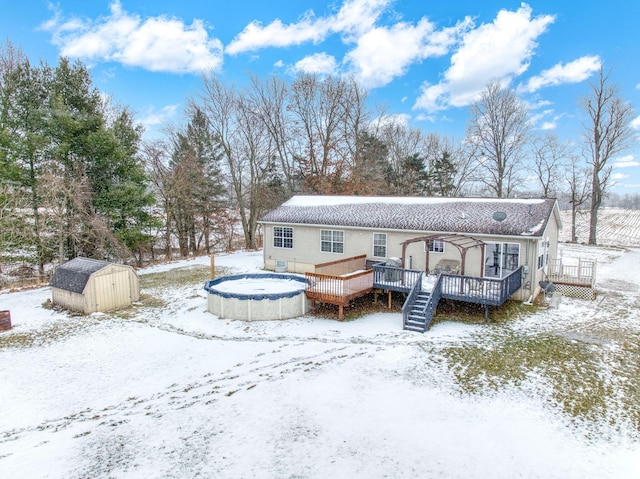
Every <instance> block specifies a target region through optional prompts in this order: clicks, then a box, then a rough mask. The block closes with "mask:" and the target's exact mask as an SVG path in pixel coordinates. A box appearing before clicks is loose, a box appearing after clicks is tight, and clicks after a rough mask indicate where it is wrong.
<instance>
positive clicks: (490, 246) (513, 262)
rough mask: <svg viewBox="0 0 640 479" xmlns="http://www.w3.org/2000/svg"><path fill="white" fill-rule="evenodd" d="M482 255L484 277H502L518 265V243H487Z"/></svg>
mask: <svg viewBox="0 0 640 479" xmlns="http://www.w3.org/2000/svg"><path fill="white" fill-rule="evenodd" d="M484 257H485V260H484V275H485V277H488V278H504V277H505V276H508V275H509V274H511V273H513V272H514V271H515V270H516V269H518V267H519V266H520V245H519V244H518V243H487V244H486V246H485V251H484Z"/></svg>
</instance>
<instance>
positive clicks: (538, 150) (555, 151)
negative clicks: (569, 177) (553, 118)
mask: <svg viewBox="0 0 640 479" xmlns="http://www.w3.org/2000/svg"><path fill="white" fill-rule="evenodd" d="M532 149H533V165H532V167H531V169H532V171H533V174H534V175H535V177H536V179H537V180H538V184H539V186H540V188H541V190H542V196H543V197H544V198H551V197H555V196H557V194H558V192H559V188H560V181H561V178H562V172H563V171H564V170H565V169H566V167H567V166H568V165H567V159H568V157H569V146H568V145H567V144H566V143H561V142H560V141H559V140H558V137H557V136H556V135H555V134H553V133H550V132H547V133H546V134H545V135H543V136H538V137H536V138H534V140H533V142H532Z"/></svg>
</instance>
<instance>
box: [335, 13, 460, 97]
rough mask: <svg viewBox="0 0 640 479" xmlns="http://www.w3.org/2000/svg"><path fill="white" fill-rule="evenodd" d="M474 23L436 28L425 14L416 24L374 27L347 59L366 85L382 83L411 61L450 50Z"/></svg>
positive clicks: (391, 78) (401, 23) (388, 80)
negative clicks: (441, 28)
mask: <svg viewBox="0 0 640 479" xmlns="http://www.w3.org/2000/svg"><path fill="white" fill-rule="evenodd" d="M471 23H472V22H471V20H470V19H468V18H467V19H465V20H464V21H462V22H460V23H458V24H457V25H456V26H455V27H452V28H446V29H443V30H440V31H436V30H435V26H434V24H433V23H431V22H430V21H429V20H427V19H426V18H422V19H421V20H420V21H419V22H418V23H417V24H415V25H413V24H410V23H405V22H399V23H396V24H394V25H392V26H390V27H376V28H372V29H371V30H369V31H368V32H366V33H364V34H363V35H361V36H360V37H359V38H358V40H357V45H356V47H355V48H354V49H353V50H351V51H350V52H349V53H348V54H347V55H346V58H345V61H346V62H347V63H348V64H350V65H351V69H352V70H353V73H355V74H356V75H357V76H358V78H359V79H360V81H361V82H362V83H363V84H364V85H365V86H367V87H377V86H383V85H386V84H388V83H390V82H391V81H392V80H393V79H394V78H396V77H398V76H401V75H403V74H404V73H406V70H407V68H408V67H409V66H410V65H411V64H413V63H415V62H419V61H422V60H424V59H426V58H429V57H434V56H441V55H444V54H446V53H448V51H449V49H450V48H451V46H452V45H453V44H454V43H455V42H457V41H458V39H459V37H460V35H461V34H462V32H464V31H465V30H466V29H467V28H468V27H469V26H470V25H471Z"/></svg>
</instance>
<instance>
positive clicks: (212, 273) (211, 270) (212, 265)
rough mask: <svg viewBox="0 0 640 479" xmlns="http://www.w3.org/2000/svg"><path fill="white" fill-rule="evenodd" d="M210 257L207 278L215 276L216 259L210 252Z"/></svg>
mask: <svg viewBox="0 0 640 479" xmlns="http://www.w3.org/2000/svg"><path fill="white" fill-rule="evenodd" d="M210 258H211V266H210V272H209V276H210V278H209V279H215V277H216V260H215V255H214V254H211V256H210Z"/></svg>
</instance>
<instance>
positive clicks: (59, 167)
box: [0, 43, 634, 273]
mask: <svg viewBox="0 0 640 479" xmlns="http://www.w3.org/2000/svg"><path fill="white" fill-rule="evenodd" d="M367 96H368V91H367V90H366V89H364V88H363V87H362V86H361V85H360V84H358V82H357V81H356V80H355V79H353V78H349V77H320V76H318V75H312V74H299V75H298V76H296V77H295V78H293V79H292V80H286V79H284V78H280V77H276V76H270V77H267V78H260V77H258V76H251V77H250V78H249V81H248V82H247V85H246V86H244V87H242V88H239V87H237V86H236V85H234V84H228V83H224V82H222V81H221V80H220V79H219V78H217V77H216V76H215V75H214V74H206V75H204V76H203V78H202V86H201V88H200V90H199V91H198V92H197V93H196V94H194V95H193V96H192V97H191V98H190V99H189V100H188V106H187V108H186V109H185V113H184V118H183V119H182V121H181V122H180V123H178V124H173V125H166V128H165V129H164V134H163V136H162V138H161V139H156V140H153V141H143V130H142V128H141V127H140V126H139V125H137V124H136V122H135V119H134V115H133V113H132V112H131V111H130V110H129V108H127V107H126V106H121V105H118V104H117V103H116V102H114V101H113V100H112V99H110V98H107V97H105V96H104V95H102V94H101V93H100V92H99V91H98V89H97V88H96V87H95V86H94V85H93V82H92V79H91V75H90V72H89V70H88V69H87V67H86V66H84V65H83V64H82V63H81V62H78V61H76V62H71V61H70V60H69V59H66V58H61V59H60V60H59V62H58V65H57V66H49V65H47V64H46V63H43V62H40V63H39V64H38V65H33V64H32V63H31V62H30V61H29V60H28V59H27V58H26V57H25V56H24V55H23V54H22V52H21V51H20V50H19V49H16V48H14V47H13V46H12V45H11V44H10V43H7V45H6V46H5V47H4V48H3V49H0V167H1V173H0V255H1V256H2V257H1V258H0V264H1V263H2V262H5V263H6V262H16V261H22V262H23V263H26V264H30V265H34V266H37V268H38V270H39V271H40V272H41V273H43V272H44V270H45V267H46V266H47V265H48V264H59V263H61V262H64V261H65V260H67V259H69V258H73V257H75V256H79V255H83V256H89V257H99V258H107V259H118V260H123V261H130V260H132V259H133V260H135V261H136V262H137V263H138V264H142V262H143V260H144V259H145V258H148V257H151V258H153V257H154V255H155V254H157V252H158V251H162V252H163V254H165V255H168V256H173V255H175V254H179V255H181V256H188V255H190V254H194V253H197V252H207V253H209V252H212V251H215V250H219V249H228V248H233V247H234V246H235V244H234V238H236V237H237V236H238V235H240V236H241V237H242V246H243V247H246V248H249V249H254V248H257V247H259V246H260V231H259V227H258V220H259V218H260V217H261V216H262V215H263V214H264V213H265V212H267V211H268V210H269V209H271V208H273V207H275V206H277V205H279V204H281V203H282V202H283V201H285V200H287V199H288V198H290V197H291V196H293V195H295V194H346V195H395V196H471V195H473V196H493V197H499V198H502V197H512V196H544V197H561V198H563V200H564V201H565V202H566V203H567V204H568V205H570V207H571V208H572V209H573V210H574V216H575V212H576V211H577V210H578V209H580V208H584V207H585V206H589V209H590V212H591V217H592V234H591V235H590V238H589V242H590V243H593V244H595V243H596V228H597V212H598V210H599V208H600V207H601V206H602V203H603V201H604V199H605V198H606V196H607V193H608V192H609V191H610V188H611V186H612V178H611V159H612V158H614V157H615V156H616V155H618V154H619V153H620V152H622V151H624V150H625V149H626V148H628V147H629V146H630V145H631V144H632V142H633V140H634V137H633V130H632V129H631V127H630V122H631V119H632V115H633V109H632V107H631V106H630V104H628V103H627V102H625V101H624V100H623V99H622V98H621V97H620V95H619V94H618V91H617V89H616V87H615V86H612V85H611V82H610V79H609V76H608V74H607V73H606V72H605V71H604V70H601V71H600V75H599V79H598V80H597V81H596V82H594V83H592V84H591V91H590V92H589V93H588V94H587V95H585V97H584V98H583V99H582V105H583V109H584V112H585V118H586V120H585V124H584V128H583V129H584V136H583V138H581V139H580V141H575V142H561V141H560V140H559V139H558V138H557V137H556V136H555V135H553V134H551V133H544V134H540V133H539V132H536V131H534V130H533V129H532V126H531V120H530V115H529V109H528V107H527V105H526V104H524V103H523V102H522V101H521V100H520V99H519V98H518V96H517V94H516V92H515V91H514V90H512V89H509V88H504V87H503V86H501V85H500V84H499V83H498V82H491V83H489V84H488V85H487V86H486V87H485V89H484V90H483V91H482V93H481V95H480V96H479V97H478V98H477V99H476V100H475V101H474V102H473V103H472V105H471V107H470V115H469V119H468V122H467V129H466V135H465V138H462V139H456V138H452V137H446V136H444V135H441V134H438V133H436V132H428V133H425V132H423V131H422V130H420V129H417V128H413V127H411V126H409V125H408V123H407V122H405V121H402V118H401V117H398V116H394V115H391V114H389V113H388V112H386V111H384V109H381V108H375V109H374V108H372V107H371V106H370V102H369V101H368V98H367ZM576 145H577V146H576ZM574 239H575V238H574Z"/></svg>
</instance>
